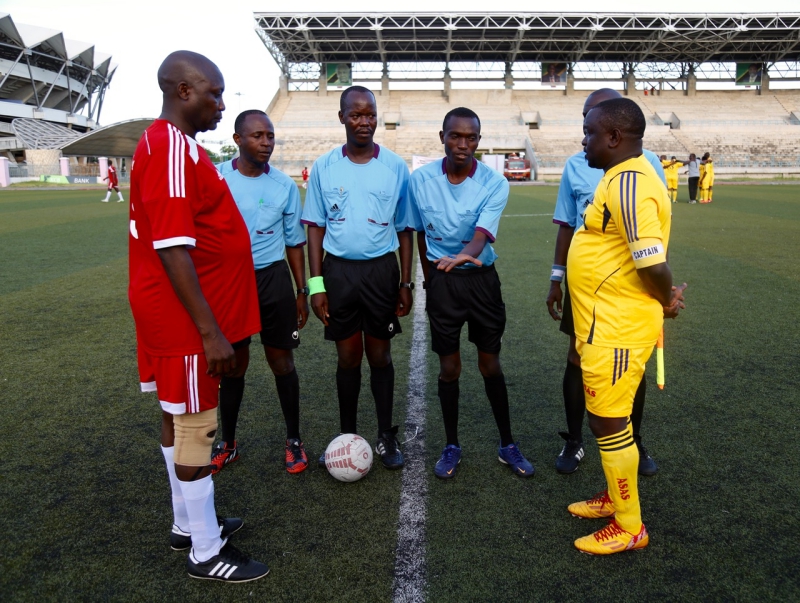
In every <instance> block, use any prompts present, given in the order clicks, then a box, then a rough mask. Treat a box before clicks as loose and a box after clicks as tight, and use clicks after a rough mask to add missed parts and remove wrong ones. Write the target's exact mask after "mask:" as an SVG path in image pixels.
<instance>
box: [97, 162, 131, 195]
mask: <svg viewBox="0 0 800 603" xmlns="http://www.w3.org/2000/svg"><path fill="white" fill-rule="evenodd" d="M103 180H108V190H107V191H106V198H105V199H101V201H102V202H103V203H108V199H109V197H111V189H114V190H115V191H116V192H117V197H119V199H117V203H122V202H123V201H125V199H123V198H122V193H121V192H120V191H119V179H118V178H117V170H116V169H115V168H114V164H113V163H111V160H110V159H109V161H108V176H106V177H105V178H103Z"/></svg>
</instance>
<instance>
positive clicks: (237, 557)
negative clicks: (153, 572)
mask: <svg viewBox="0 0 800 603" xmlns="http://www.w3.org/2000/svg"><path fill="white" fill-rule="evenodd" d="M186 566H187V568H188V570H189V576H190V577H191V578H197V579H198V580H219V581H220V582H250V581H251V580H258V579H259V578H263V577H264V576H266V575H267V574H268V573H269V568H268V567H267V566H266V565H264V564H263V563H259V562H258V561H255V560H253V559H250V557H248V556H247V555H245V554H244V553H243V552H242V551H240V550H239V549H237V548H236V547H235V546H233V545H232V544H227V543H226V544H225V546H223V547H222V548H221V549H220V551H219V554H218V555H214V556H213V557H212V558H211V559H209V560H208V561H204V562H202V563H200V562H199V561H197V560H195V558H194V551H192V552H191V553H189V560H188V561H187V562H186Z"/></svg>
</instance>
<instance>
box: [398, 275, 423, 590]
mask: <svg viewBox="0 0 800 603" xmlns="http://www.w3.org/2000/svg"><path fill="white" fill-rule="evenodd" d="M415 281H416V284H415V289H416V295H415V296H414V308H413V309H414V327H413V328H414V332H413V335H412V338H411V359H410V361H409V366H408V409H407V410H406V432H405V439H406V443H405V444H404V446H403V448H404V451H403V452H404V454H405V457H406V458H405V460H406V464H405V467H404V468H403V475H402V488H401V491H400V514H399V517H398V522H397V523H398V526H397V553H396V556H395V564H394V583H393V584H392V600H393V601H394V603H422V602H424V601H425V586H426V564H425V520H426V517H427V508H426V503H427V497H428V479H427V472H426V470H425V407H426V403H425V391H426V390H425V381H426V378H425V377H426V372H427V371H426V350H427V347H426V346H427V344H426V337H425V333H426V331H427V328H426V327H427V325H426V322H427V319H426V315H425V290H424V289H423V288H422V282H423V274H422V265H421V264H420V262H419V260H417V271H416V278H415Z"/></svg>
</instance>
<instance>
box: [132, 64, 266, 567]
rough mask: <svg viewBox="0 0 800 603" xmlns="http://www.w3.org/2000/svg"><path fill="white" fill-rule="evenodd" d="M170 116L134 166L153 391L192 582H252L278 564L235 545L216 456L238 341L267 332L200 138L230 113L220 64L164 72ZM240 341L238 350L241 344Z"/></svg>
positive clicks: (145, 378) (230, 214) (139, 285)
mask: <svg viewBox="0 0 800 603" xmlns="http://www.w3.org/2000/svg"><path fill="white" fill-rule="evenodd" d="M158 85H159V87H160V88H161V91H162V92H163V105H162V111H161V115H160V117H159V118H158V119H157V120H156V121H155V122H153V124H152V125H151V126H150V127H149V128H148V129H147V130H145V132H144V134H143V136H142V138H141V140H140V141H139V144H138V146H137V148H136V153H135V154H134V156H133V162H132V163H131V209H130V236H129V247H130V286H129V289H128V297H129V299H130V304H131V310H132V311H133V318H134V321H135V322H136V339H137V343H138V357H139V373H140V381H141V388H142V391H155V392H157V394H158V400H159V402H160V404H161V408H162V411H163V413H162V422H161V448H162V452H163V454H164V460H165V461H166V464H167V472H168V474H169V480H170V486H171V489H172V507H173V514H174V521H173V527H172V533H171V535H170V542H171V545H172V548H173V549H175V550H182V549H187V548H189V547H191V548H192V550H191V552H190V554H189V559H188V571H189V575H190V576H191V577H193V578H201V579H210V580H221V581H225V582H246V581H249V580H256V579H258V578H261V577H263V576H265V575H266V574H267V573H268V572H269V569H268V568H267V566H266V565H264V564H263V563H259V562H257V561H254V560H252V559H249V558H248V557H247V556H246V555H244V554H243V553H241V552H240V551H238V550H237V549H235V548H234V547H233V545H231V544H228V536H229V535H230V534H232V533H233V532H235V531H237V530H238V529H239V528H241V526H242V521H241V520H240V519H237V518H231V519H219V518H218V517H217V516H216V512H215V510H214V484H213V483H212V481H211V467H210V466H209V458H210V453H211V445H212V443H213V441H214V435H215V434H216V430H217V411H216V407H217V392H218V389H219V382H220V378H221V377H222V375H234V376H235V375H236V374H237V368H236V359H235V353H234V346H235V345H237V342H238V343H240V344H241V343H244V342H247V341H248V339H249V337H250V335H252V334H253V333H255V332H257V331H259V330H260V326H261V324H260V318H259V310H258V298H257V294H256V283H255V278H254V276H253V275H254V268H253V259H252V255H251V253H250V237H249V234H248V231H247V227H246V226H245V223H244V221H243V220H242V217H241V215H240V214H239V210H238V209H237V207H236V203H235V202H234V200H233V197H232V196H231V194H230V191H229V190H228V186H227V184H225V181H224V180H223V179H222V176H221V175H220V174H219V173H218V172H217V170H216V168H215V167H214V164H212V163H211V161H210V160H209V158H208V155H206V152H205V151H204V150H203V148H202V147H200V146H199V145H198V144H197V142H196V141H195V139H194V136H195V135H196V134H197V132H204V131H206V130H213V129H214V128H216V126H217V124H218V123H219V121H220V120H221V119H222V111H223V110H224V109H225V104H224V103H223V102H222V92H223V90H224V86H225V84H224V81H223V78H222V74H221V73H220V72H219V69H217V66H216V65H214V63H212V62H211V61H209V60H208V59H207V58H206V57H204V56H202V55H199V54H196V53H193V52H188V51H178V52H174V53H172V54H170V55H169V56H168V57H167V58H166V59H165V60H164V62H163V63H162V64H161V67H160V68H159V70H158ZM232 342H234V343H233V345H231V343H232Z"/></svg>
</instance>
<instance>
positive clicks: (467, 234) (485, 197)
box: [408, 158, 508, 269]
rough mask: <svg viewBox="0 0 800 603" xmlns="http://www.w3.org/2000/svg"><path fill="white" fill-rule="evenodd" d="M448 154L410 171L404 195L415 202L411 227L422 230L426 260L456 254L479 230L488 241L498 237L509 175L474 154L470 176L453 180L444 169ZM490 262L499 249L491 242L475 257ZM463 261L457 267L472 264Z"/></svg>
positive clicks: (413, 203) (465, 266) (488, 263)
mask: <svg viewBox="0 0 800 603" xmlns="http://www.w3.org/2000/svg"><path fill="white" fill-rule="evenodd" d="M446 161H447V158H443V159H442V160H441V161H435V162H432V163H428V164H426V165H424V166H422V167H421V168H419V169H417V170H415V171H414V173H413V174H411V182H410V183H409V186H408V193H409V194H408V196H409V198H410V199H411V203H412V206H413V208H414V214H415V215H414V218H415V220H414V230H417V231H423V230H424V231H425V240H426V242H427V245H428V252H427V254H426V255H427V257H428V259H429V260H431V261H433V260H438V259H439V258H441V257H444V256H447V255H456V254H457V253H459V252H460V251H461V250H462V249H463V248H464V245H466V244H467V243H469V242H470V241H471V240H472V238H473V237H474V236H475V231H481V232H482V233H484V234H485V235H486V236H487V237H488V238H489V241H491V242H494V240H495V238H497V229H498V227H499V226H500V217H501V216H502V214H503V210H504V209H505V207H506V203H508V181H507V180H506V179H505V177H504V176H503V175H502V174H500V173H499V172H496V171H495V170H493V169H491V168H489V167H487V166H486V165H485V164H483V163H481V162H479V161H477V160H475V159H473V160H472V171H471V172H470V174H469V177H468V178H467V179H466V180H464V182H462V183H460V184H451V183H450V181H449V180H448V179H447V172H446V171H445V165H446ZM477 259H479V260H480V261H481V262H482V263H483V265H484V266H491V265H492V264H493V263H494V261H495V260H496V259H497V254H496V253H495V251H494V249H493V248H492V246H491V245H490V244H489V243H486V246H485V247H484V248H483V251H481V253H480V255H479V256H478V258H477ZM475 267H476V266H475V265H474V264H471V263H470V264H464V266H461V267H460V268H465V269H470V268H475Z"/></svg>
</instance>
